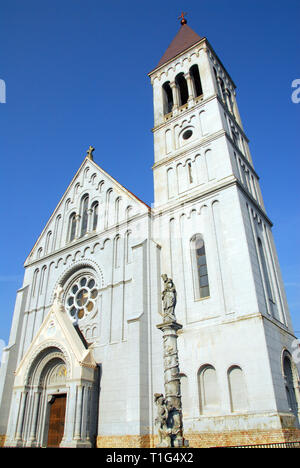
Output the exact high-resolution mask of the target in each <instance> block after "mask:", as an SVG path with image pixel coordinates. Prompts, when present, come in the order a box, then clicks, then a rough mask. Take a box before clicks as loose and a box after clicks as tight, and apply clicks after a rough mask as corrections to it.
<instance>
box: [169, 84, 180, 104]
mask: <svg viewBox="0 0 300 468" xmlns="http://www.w3.org/2000/svg"><path fill="white" fill-rule="evenodd" d="M170 86H171V89H172V94H173V110H175V109H178V106H179V101H178V90H177V86H176V83H175V81H172V82H171V83H170Z"/></svg>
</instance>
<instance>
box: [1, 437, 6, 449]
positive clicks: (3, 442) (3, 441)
mask: <svg viewBox="0 0 300 468" xmlns="http://www.w3.org/2000/svg"><path fill="white" fill-rule="evenodd" d="M5 439H6V435H2V434H0V447H4V444H5Z"/></svg>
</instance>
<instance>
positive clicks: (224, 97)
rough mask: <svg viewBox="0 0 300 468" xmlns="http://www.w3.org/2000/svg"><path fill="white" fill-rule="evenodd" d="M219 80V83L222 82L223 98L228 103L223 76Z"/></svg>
mask: <svg viewBox="0 0 300 468" xmlns="http://www.w3.org/2000/svg"><path fill="white" fill-rule="evenodd" d="M218 80H219V83H220V86H221V93H222V99H223V101H224V103H225V104H226V96H225V85H224V81H223V80H222V78H220V77H219V78H218Z"/></svg>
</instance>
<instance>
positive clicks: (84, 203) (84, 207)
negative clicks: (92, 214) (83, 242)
mask: <svg viewBox="0 0 300 468" xmlns="http://www.w3.org/2000/svg"><path fill="white" fill-rule="evenodd" d="M88 207H89V196H88V195H84V197H83V198H82V200H81V233H80V235H81V237H82V236H84V235H85V234H86V233H87V226H88Z"/></svg>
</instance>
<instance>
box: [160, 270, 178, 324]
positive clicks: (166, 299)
mask: <svg viewBox="0 0 300 468" xmlns="http://www.w3.org/2000/svg"><path fill="white" fill-rule="evenodd" d="M161 277H162V279H163V282H164V285H165V288H164V290H163V292H162V301H163V313H162V316H163V319H164V322H175V321H176V317H175V306H176V296H177V293H176V289H175V285H174V283H173V280H172V279H171V278H168V276H167V275H165V274H164V275H161Z"/></svg>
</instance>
